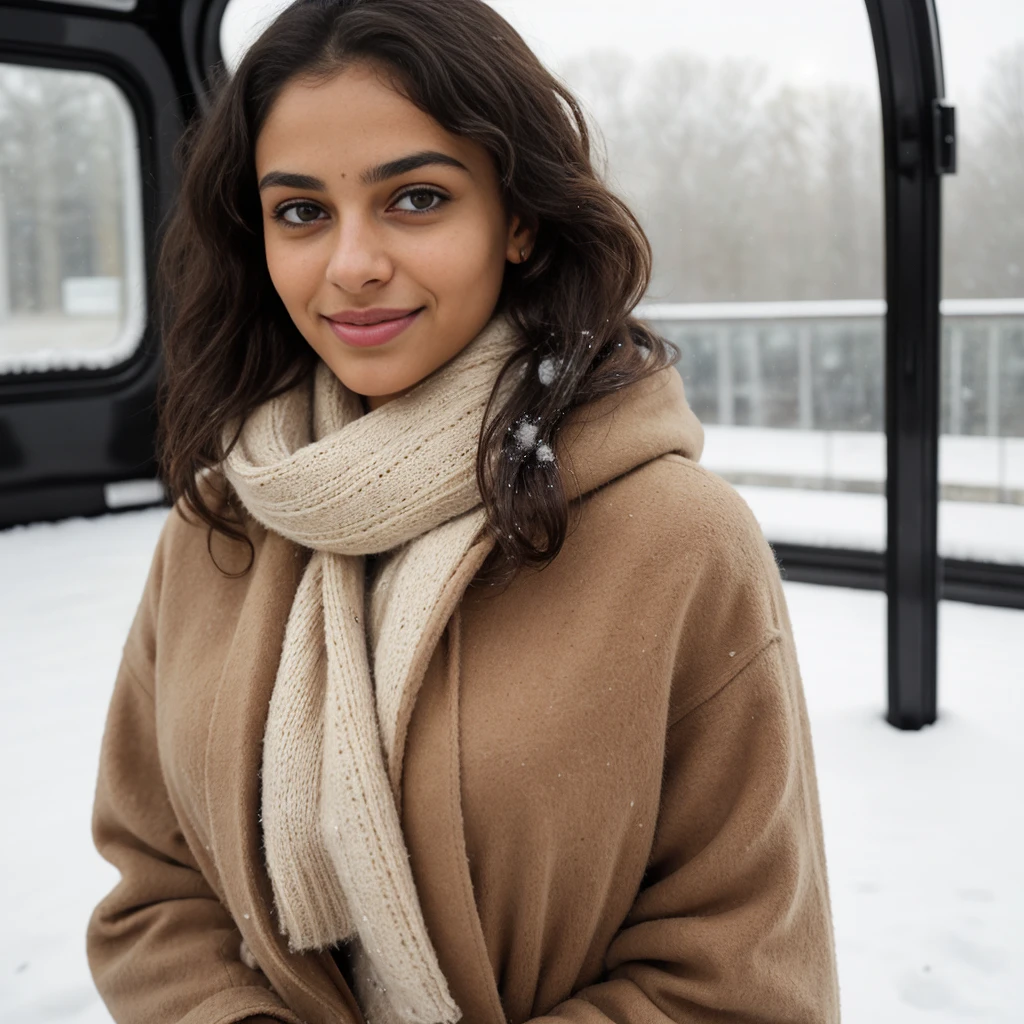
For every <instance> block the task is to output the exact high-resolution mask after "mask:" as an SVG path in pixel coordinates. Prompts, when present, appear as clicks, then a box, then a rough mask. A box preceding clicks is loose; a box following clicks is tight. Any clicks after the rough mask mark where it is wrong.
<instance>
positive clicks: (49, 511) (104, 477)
mask: <svg viewBox="0 0 1024 1024" xmlns="http://www.w3.org/2000/svg"><path fill="white" fill-rule="evenodd" d="M140 7H142V8H143V9H142V10H141V11H137V12H132V13H133V14H135V15H137V16H138V17H143V16H145V14H146V10H145V8H146V7H150V8H151V10H152V13H153V15H154V16H155V14H156V7H155V5H147V4H145V3H143V4H142V5H140ZM0 60H5V61H9V62H14V63H21V64H26V65H37V66H46V67H58V68H66V69H68V70H81V71H92V72H97V73H100V74H103V75H105V76H106V77H108V78H110V79H111V80H112V81H114V82H115V83H116V84H117V85H118V86H119V87H120V88H121V90H122V91H123V92H124V94H125V96H126V97H127V99H128V102H129V104H130V106H131V109H132V113H133V115H134V118H135V123H136V130H137V133H138V140H139V157H140V162H141V167H140V180H141V182H142V192H143V194H142V210H143V239H144V241H143V254H144V255H143V258H144V261H145V264H146V266H147V267H150V268H151V267H152V266H153V263H154V261H155V255H156V248H157V236H158V232H159V226H160V223H161V221H162V219H163V217H164V216H165V215H166V213H167V211H168V210H169V208H170V202H171V197H172V196H173V194H174V189H175V186H176V181H175V171H174V164H173V151H174V146H175V144H176V142H177V140H178V138H179V136H180V133H181V127H182V109H181V104H180V103H179V99H178V97H179V93H180V88H179V83H176V82H175V76H173V75H172V74H171V73H170V67H169V62H168V61H167V59H166V58H165V56H164V54H163V53H161V51H160V49H159V48H158V47H157V45H156V44H155V43H154V41H153V39H152V37H151V36H150V35H149V34H148V33H147V32H146V31H145V30H144V29H143V28H141V27H140V26H139V25H138V24H135V23H133V22H132V21H129V20H127V15H126V14H123V13H120V12H116V11H110V10H103V9H95V10H93V9H88V8H83V7H80V6H67V7H63V6H59V5H54V8H51V7H49V6H47V7H46V8H45V9H40V7H39V5H35V6H32V7H30V6H29V5H28V4H26V3H24V2H23V0H3V2H2V3H0ZM150 276H151V275H149V274H147V282H148V281H149V278H150ZM147 292H149V293H150V294H149V295H148V299H149V303H148V306H149V307H150V308H151V305H152V294H151V289H150V288H148V287H147ZM159 367H160V345H159V338H158V337H157V334H156V329H155V325H154V324H153V322H152V320H151V321H150V322H149V323H147V324H146V326H145V328H144V331H143V336H142V338H141V340H140V343H139V346H138V348H137V349H136V350H135V351H134V352H133V353H132V355H131V356H130V357H129V358H128V359H126V360H125V361H124V362H123V363H121V364H119V365H117V366H114V367H111V368H109V369H102V370H85V371H79V370H76V371H61V370H58V371H46V372H27V373H19V374H7V375H4V376H2V377H0V527H3V526H8V525H12V524H15V523H22V522H27V521H31V520H37V519H47V518H61V517H65V516H69V515H91V514H97V513H101V512H105V511H107V505H106V501H105V499H104V485H105V484H106V483H109V482H111V481H116V480H122V479H132V478H138V477H152V476H153V475H154V474H155V465H154V459H153V432H154V426H155V418H154V411H153V402H154V398H155V392H156V382H157V378H158V374H159Z"/></svg>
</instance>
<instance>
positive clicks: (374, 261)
mask: <svg viewBox="0 0 1024 1024" xmlns="http://www.w3.org/2000/svg"><path fill="white" fill-rule="evenodd" d="M394 270H395V268H394V264H393V262H392V260H391V257H390V256H389V254H388V252H387V248H386V246H385V245H384V239H383V237H382V235H381V232H380V231H379V230H378V229H377V227H376V226H375V225H374V224H373V222H372V220H370V219H369V218H366V217H350V218H346V219H345V220H344V222H343V223H342V224H341V226H340V227H339V229H338V233H337V237H336V241H335V245H334V249H333V250H332V252H331V257H330V259H329V260H328V263H327V269H326V272H325V276H326V278H327V281H328V282H329V283H330V284H333V285H335V286H336V287H338V288H341V289H342V290H343V291H346V292H349V293H351V294H357V293H359V292H361V291H363V290H364V289H366V288H373V287H375V286H378V285H381V284H386V283H387V282H388V281H389V280H391V276H392V274H393V273H394Z"/></svg>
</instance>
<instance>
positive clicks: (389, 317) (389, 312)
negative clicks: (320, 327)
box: [325, 309, 422, 348]
mask: <svg viewBox="0 0 1024 1024" xmlns="http://www.w3.org/2000/svg"><path fill="white" fill-rule="evenodd" d="M421 312H422V310H421V309H414V310H412V311H411V312H409V313H403V312H402V310H399V309H366V310H360V311H359V312H355V311H353V312H351V313H338V314H337V315H336V316H335V317H325V319H326V320H327V324H328V326H329V327H330V328H331V330H332V331H334V333H335V334H336V335H337V336H338V337H339V338H341V340H342V341H344V342H345V343H346V344H348V345H355V346H357V347H359V348H365V347H367V346H370V345H383V344H384V343H385V342H388V341H390V340H391V339H392V338H394V337H395V336H396V335H398V334H401V333H402V331H404V330H405V329H406V327H408V326H409V324H411V323H412V322H413V320H415V319H416V317H417V316H419V315H420V313H421ZM366 321H371V322H370V323H367V322H366ZM372 321H376V322H372Z"/></svg>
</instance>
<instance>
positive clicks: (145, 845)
mask: <svg viewBox="0 0 1024 1024" xmlns="http://www.w3.org/2000/svg"><path fill="white" fill-rule="evenodd" d="M175 514H176V513H175V512H173V511H172V512H171V515H170V517H169V519H172V518H173V517H174V516H175ZM167 532H168V530H167V527H166V526H165V528H164V533H163V534H162V536H161V540H160V543H159V544H158V545H157V550H156V553H155V555H154V558H153V562H152V565H151V568H150V573H149V578H148V580H147V582H146V586H145V589H144V592H143V596H142V600H141V602H140V604H139V607H138V611H137V612H136V616H135V620H134V622H133V624H132V627H131V630H130V632H129V636H128V640H127V642H126V644H125V649H124V653H123V655H122V660H121V665H120V668H119V670H118V673H117V677H116V680H115V683H114V692H113V696H112V698H111V702H110V707H109V711H108V714H107V721H106V727H105V731H104V735H103V744H102V747H101V752H100V764H99V776H98V780H97V786H96V796H95V803H94V807H93V819H92V830H93V841H94V842H95V844H96V848H97V849H98V850H99V852H100V854H101V855H102V856H103V857H104V858H105V859H106V860H108V861H110V863H111V864H113V865H114V867H116V868H117V869H118V871H119V872H120V873H121V878H120V881H119V882H118V883H117V885H116V886H115V887H114V889H113V890H112V891H111V892H110V893H109V894H108V895H107V896H106V897H105V898H104V899H103V900H102V901H101V902H100V903H99V904H98V906H97V907H96V908H95V909H94V911H93V913H92V915H91V917H90V920H89V924H88V927H87V932H86V951H87V955H88V960H89V967H90V970H91V971H92V975H93V979H94V981H95V983H96V986H97V988H98V990H99V992H100V995H101V996H102V997H103V1000H104V1002H105V1003H106V1005H107V1008H108V1009H109V1010H110V1013H111V1016H112V1017H113V1018H114V1020H115V1021H117V1022H118V1024H235V1022H239V1021H245V1022H246V1024H281V1022H284V1024H302V1021H300V1020H299V1018H298V1017H296V1016H295V1015H294V1013H292V1012H291V1011H290V1010H288V1009H287V1008H286V1007H285V1006H284V1004H283V1002H282V1001H281V999H280V998H279V997H278V996H277V994H276V993H275V992H274V991H273V990H272V989H271V988H270V986H269V984H268V982H267V980H266V978H265V977H264V976H263V975H262V974H260V973H258V972H256V971H253V970H250V969H249V968H248V967H247V966H246V965H245V964H243V963H242V961H241V959H240V957H239V948H240V944H241V934H240V933H239V931H238V929H237V928H236V927H235V924H234V921H233V919H232V917H231V916H230V914H229V913H228V911H227V910H226V909H225V907H224V906H223V904H222V903H221V902H220V900H219V899H218V897H217V895H216V893H215V892H214V891H213V889H212V888H211V887H210V885H209V884H208V882H207V880H206V878H205V877H204V875H203V874H202V872H201V870H200V868H199V866H198V864H197V863H196V861H195V859H194V857H193V855H192V853H191V851H190V850H189V847H188V844H187V843H186V842H185V839H184V837H183V834H182V831H181V828H180V827H179V823H178V820H177V818H176V816H175V813H174V810H173V808H172V807H171V803H170V801H169V799H168V795H167V790H166V788H165V786H164V781H163V775H162V771H161V767H160V758H159V753H158V749H157V735H156V723H155V708H154V699H153V693H154V686H153V682H154V680H153V654H154V637H155V620H156V616H157V614H158V604H159V601H158V596H159V591H160V583H161V576H162V558H163V548H164V546H165V538H166V536H167Z"/></svg>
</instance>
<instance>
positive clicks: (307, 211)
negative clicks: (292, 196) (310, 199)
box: [274, 203, 321, 224]
mask: <svg viewBox="0 0 1024 1024" xmlns="http://www.w3.org/2000/svg"><path fill="white" fill-rule="evenodd" d="M320 212H321V211H320V207H319V206H314V205H313V204H312V203H293V204H292V205H291V206H285V207H283V208H281V209H279V210H278V211H277V212H276V213H275V214H274V216H275V217H276V218H277V219H279V220H283V221H284V222H285V223H286V224H312V223H314V222H315V221H316V220H317V219H318V218H319V216H320Z"/></svg>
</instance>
